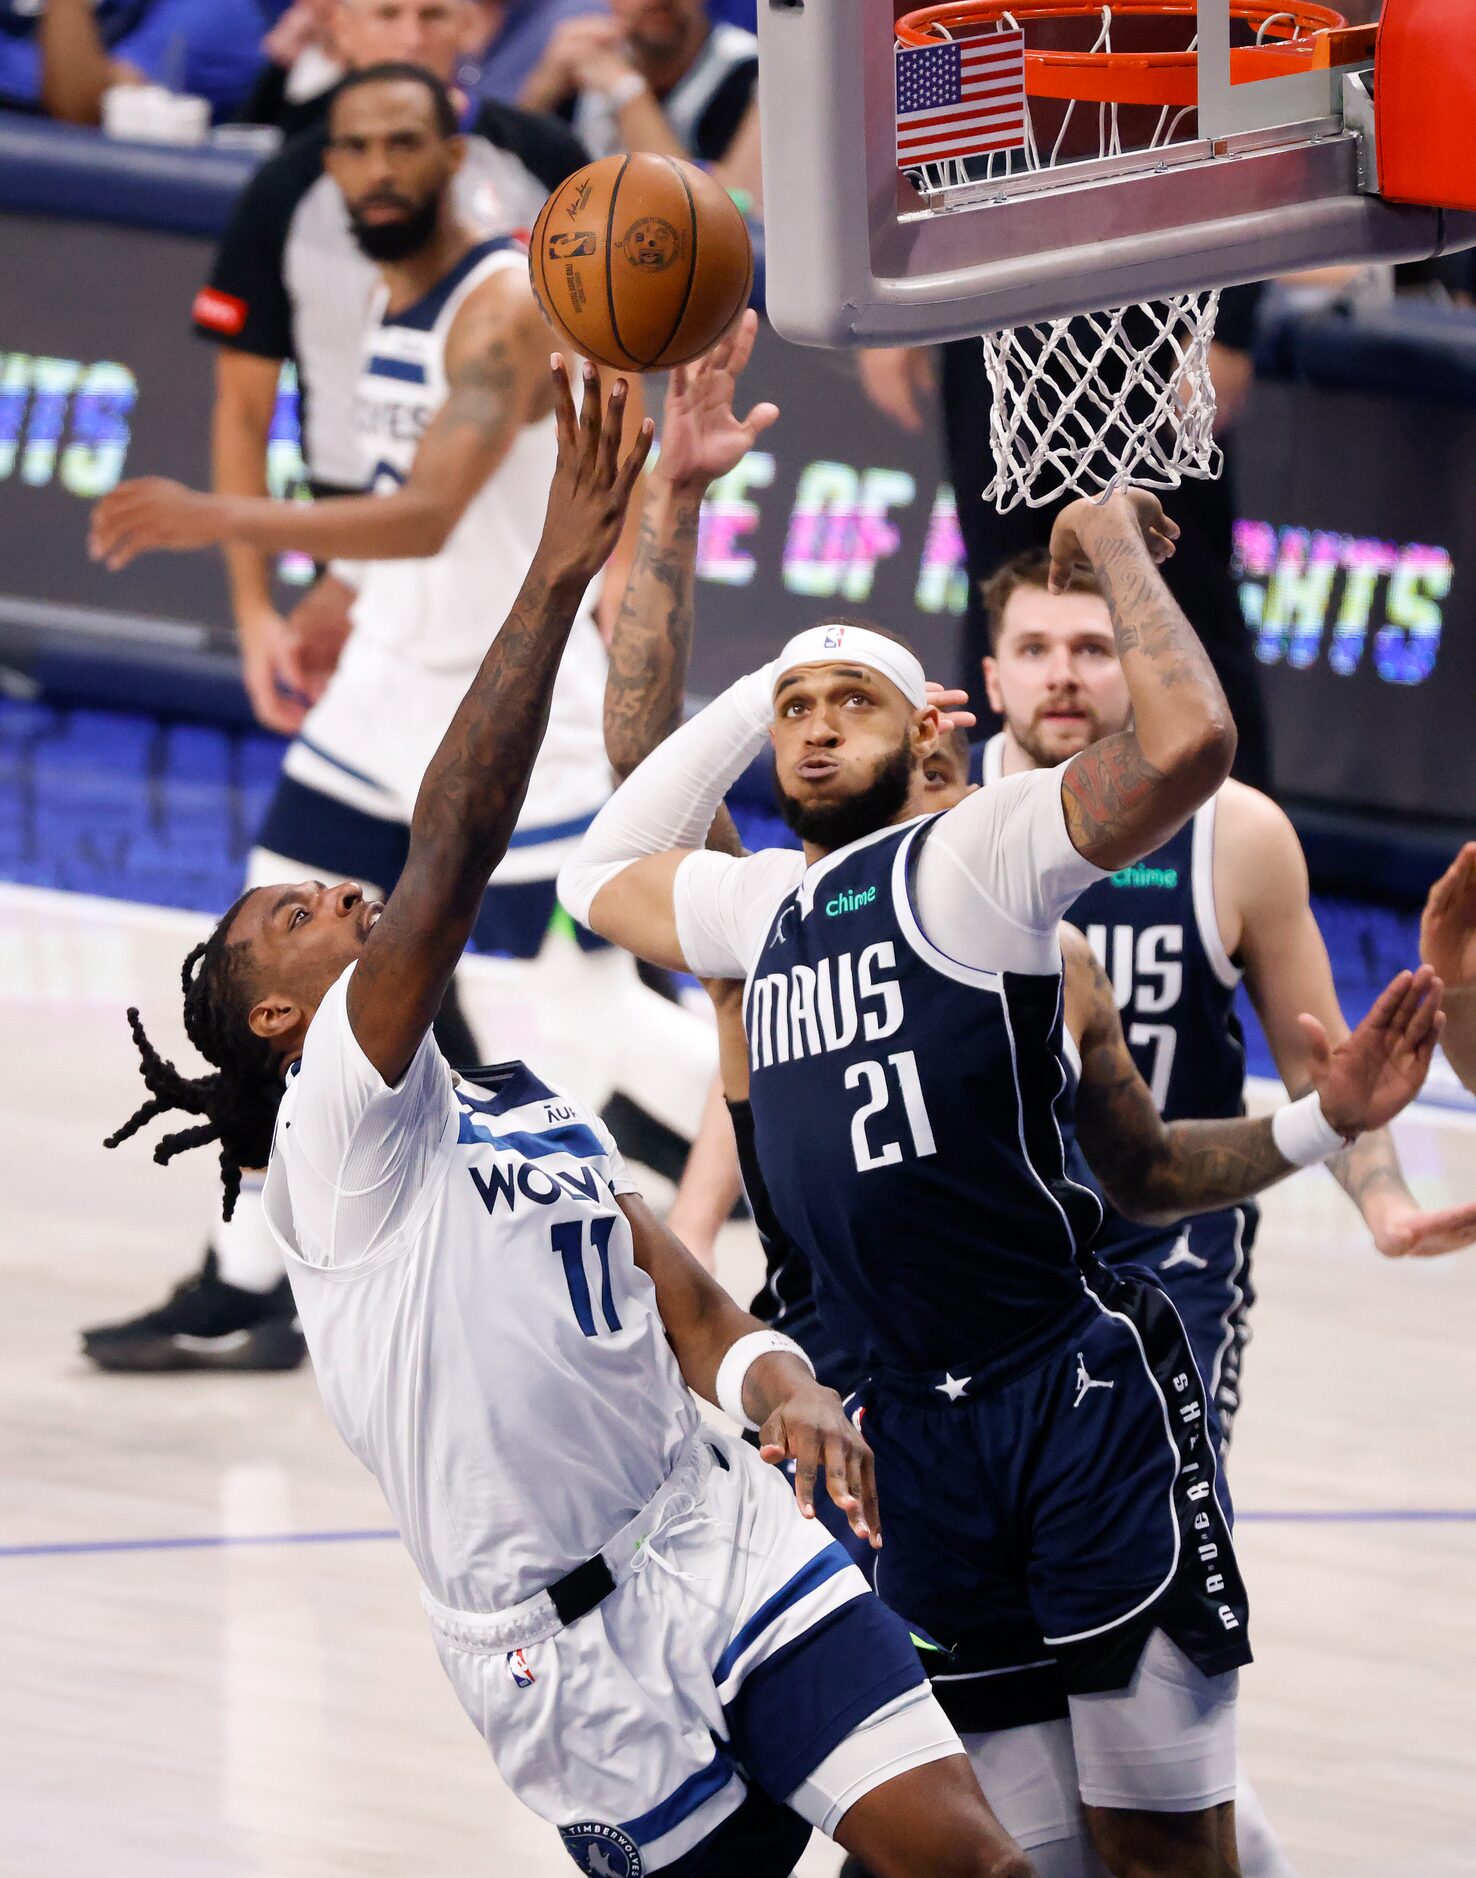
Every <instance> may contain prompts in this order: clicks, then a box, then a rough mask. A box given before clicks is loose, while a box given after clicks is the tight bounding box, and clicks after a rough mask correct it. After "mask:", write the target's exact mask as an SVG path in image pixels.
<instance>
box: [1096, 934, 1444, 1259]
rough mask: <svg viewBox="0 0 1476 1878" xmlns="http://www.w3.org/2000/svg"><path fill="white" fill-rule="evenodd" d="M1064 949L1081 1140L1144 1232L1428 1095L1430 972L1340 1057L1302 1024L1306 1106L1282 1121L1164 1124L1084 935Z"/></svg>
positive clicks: (1414, 978) (1376, 1014)
mask: <svg viewBox="0 0 1476 1878" xmlns="http://www.w3.org/2000/svg"><path fill="white" fill-rule="evenodd" d="M1062 947H1063V951H1064V952H1065V953H1066V970H1067V996H1068V998H1069V999H1070V1000H1071V1002H1072V1003H1073V1004H1074V1005H1075V1006H1076V1007H1077V1008H1078V1009H1079V1010H1080V1012H1081V1013H1082V1015H1081V1020H1080V1031H1081V1059H1082V1066H1081V1082H1080V1085H1079V1087H1078V1090H1077V1100H1076V1124H1077V1137H1078V1139H1079V1140H1080V1142H1081V1147H1082V1152H1083V1153H1084V1154H1085V1155H1086V1158H1087V1164H1088V1165H1089V1166H1090V1168H1091V1170H1092V1172H1093V1173H1094V1174H1095V1175H1096V1176H1097V1179H1098V1180H1099V1181H1100V1182H1101V1183H1102V1188H1103V1191H1104V1192H1105V1193H1106V1195H1107V1197H1108V1199H1109V1200H1110V1201H1111V1202H1112V1204H1113V1205H1114V1206H1115V1207H1116V1208H1117V1210H1118V1212H1120V1213H1122V1214H1124V1215H1125V1216H1126V1217H1127V1218H1129V1219H1134V1220H1141V1221H1143V1222H1144V1223H1145V1224H1149V1225H1162V1226H1168V1225H1172V1224H1174V1223H1175V1222H1176V1221H1177V1220H1180V1219H1184V1218H1187V1217H1188V1216H1189V1215H1191V1214H1194V1213H1205V1212H1212V1211H1214V1210H1216V1209H1217V1208H1219V1207H1225V1206H1235V1205H1238V1204H1239V1203H1240V1202H1241V1201H1243V1200H1248V1199H1250V1198H1251V1197H1252V1195H1254V1194H1257V1193H1260V1192H1263V1191H1264V1189H1265V1188H1267V1187H1269V1186H1272V1185H1273V1184H1274V1183H1275V1182H1276V1181H1278V1180H1281V1179H1283V1178H1284V1177H1285V1176H1286V1175H1287V1174H1289V1173H1292V1172H1293V1171H1294V1170H1295V1169H1296V1168H1298V1167H1302V1166H1310V1165H1312V1164H1313V1163H1314V1162H1315V1161H1317V1160H1320V1159H1325V1158H1327V1157H1328V1155H1329V1153H1331V1152H1334V1151H1336V1149H1337V1148H1338V1146H1339V1145H1340V1143H1342V1142H1346V1141H1349V1140H1351V1139H1353V1138H1354V1137H1355V1136H1361V1135H1363V1134H1364V1133H1365V1132H1366V1131H1369V1130H1373V1131H1377V1130H1381V1129H1382V1128H1383V1126H1384V1125H1385V1124H1386V1123H1387V1122H1388V1121H1389V1120H1390V1119H1391V1118H1392V1117H1393V1116H1394V1115H1397V1114H1398V1113H1399V1111H1400V1110H1401V1109H1402V1108H1404V1107H1405V1106H1406V1104H1407V1103H1409V1102H1411V1101H1413V1100H1414V1097H1415V1096H1416V1095H1417V1094H1418V1092H1419V1090H1420V1088H1421V1087H1422V1086H1423V1084H1424V1080H1425V1077H1426V1075H1427V1073H1428V1071H1429V1067H1430V1057H1431V1054H1432V1053H1433V1051H1434V1048H1435V1040H1436V1038H1437V1037H1438V1035H1439V1033H1440V990H1441V986H1440V981H1439V979H1437V978H1436V977H1435V975H1434V973H1433V972H1431V971H1429V970H1428V968H1425V969H1422V970H1421V971H1420V972H1419V973H1417V974H1412V973H1410V972H1402V973H1401V974H1400V975H1399V977H1398V978H1396V979H1395V980H1394V981H1393V983H1392V984H1391V985H1389V987H1388V988H1387V989H1386V990H1385V992H1384V993H1383V995H1382V996H1381V997H1380V999H1379V1000H1378V1002H1377V1003H1376V1004H1375V1006H1374V1008H1373V1010H1371V1011H1370V1012H1369V1014H1368V1016H1367V1017H1366V1018H1365V1019H1364V1020H1363V1022H1362V1023H1361V1024H1360V1025H1359V1026H1358V1028H1357V1030H1355V1031H1353V1032H1352V1033H1351V1034H1349V1035H1347V1036H1345V1038H1344V1039H1343V1041H1342V1042H1340V1043H1339V1044H1338V1045H1337V1047H1336V1048H1334V1046H1333V1045H1332V1043H1331V1042H1330V1041H1329V1039H1328V1037H1327V1034H1326V1032H1325V1031H1323V1030H1322V1027H1321V1026H1320V1025H1319V1024H1318V1023H1317V1021H1316V1019H1315V1018H1312V1017H1310V1016H1309V1017H1306V1018H1304V1019H1303V1022H1304V1024H1305V1025H1306V1026H1307V1027H1308V1045H1309V1069H1310V1077H1309V1080H1310V1083H1311V1088H1312V1096H1311V1097H1310V1099H1309V1101H1304V1102H1303V1103H1302V1104H1288V1105H1287V1107H1286V1108H1285V1109H1283V1110H1281V1111H1279V1116H1280V1119H1278V1116H1276V1115H1268V1116H1263V1117H1260V1118H1258V1119H1255V1120H1252V1119H1251V1118H1249V1117H1246V1116H1241V1117H1237V1118H1233V1119H1229V1120H1224V1121H1204V1122H1196V1121H1184V1122H1169V1123H1166V1122H1164V1120H1163V1119H1162V1117H1161V1116H1160V1115H1159V1113H1158V1110H1157V1109H1156V1108H1155V1107H1154V1104H1153V1097H1152V1095H1151V1094H1150V1093H1149V1090H1148V1085H1147V1084H1146V1083H1145V1082H1144V1081H1143V1078H1142V1077H1141V1075H1140V1074H1139V1073H1138V1070H1137V1067H1136V1066H1135V1064H1134V1062H1133V1059H1132V1056H1131V1054H1130V1053H1129V1051H1128V1047H1127V1042H1126V1040H1125V1038H1124V1037H1123V1034H1122V1022H1121V1020H1120V1018H1119V1016H1118V1013H1117V1003H1116V1000H1115V999H1114V997H1113V995H1112V986H1111V984H1110V983H1109V981H1108V979H1107V975H1106V973H1105V972H1104V971H1103V970H1102V968H1101V966H1100V965H1099V964H1098V963H1097V960H1096V958H1095V957H1094V955H1093V954H1092V951H1091V948H1090V947H1089V946H1088V945H1087V944H1086V941H1085V940H1084V939H1082V938H1081V937H1080V936H1079V935H1075V934H1073V935H1071V936H1070V937H1069V938H1068V937H1063V941H1062ZM1309 1102H1310V1103H1315V1104H1316V1109H1315V1111H1313V1110H1312V1109H1311V1108H1310V1107H1309ZM1293 1109H1297V1110H1298V1111H1299V1113H1298V1116H1297V1117H1296V1118H1295V1119H1293V1118H1292V1113H1291V1112H1292V1110H1293ZM1319 1123H1320V1125H1321V1126H1320V1139H1319V1129H1318V1124H1319ZM1303 1144H1305V1146H1304V1145H1303ZM1319 1149H1320V1152H1319V1151H1318V1150H1319Z"/></svg>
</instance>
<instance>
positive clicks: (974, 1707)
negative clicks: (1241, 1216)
mask: <svg viewBox="0 0 1476 1878" xmlns="http://www.w3.org/2000/svg"><path fill="white" fill-rule="evenodd" d="M1089 1282H1090V1284H1091V1290H1090V1292H1089V1293H1088V1295H1087V1297H1086V1299H1085V1300H1084V1301H1083V1303H1082V1305H1081V1306H1080V1307H1079V1308H1077V1309H1076V1310H1075V1311H1074V1313H1073V1314H1072V1316H1071V1317H1070V1319H1069V1320H1068V1321H1067V1322H1066V1323H1065V1324H1063V1326H1062V1327H1061V1329H1060V1330H1059V1332H1056V1331H1053V1332H1052V1335H1051V1338H1050V1341H1049V1345H1048V1347H1047V1348H1046V1349H1045V1350H1044V1351H1043V1352H1042V1351H1041V1349H1040V1347H1039V1346H1038V1345H1037V1346H1036V1347H1035V1349H1034V1350H1033V1351H1032V1352H1031V1353H1029V1354H1028V1355H1021V1356H1020V1357H1017V1358H1016V1360H1015V1362H1014V1363H1013V1364H1008V1363H1007V1364H1003V1365H1001V1364H999V1363H996V1365H995V1366H994V1370H993V1373H985V1374H981V1375H974V1374H972V1373H971V1372H970V1370H969V1368H968V1366H967V1365H966V1364H959V1365H955V1366H954V1367H953V1369H952V1370H950V1371H948V1372H946V1373H945V1374H943V1375H931V1374H927V1375H912V1376H899V1375H881V1376H874V1377H873V1378H872V1379H871V1380H870V1381H869V1382H868V1383H867V1384H866V1385H865V1387H864V1388H863V1389H862V1390H860V1391H858V1394H857V1397H856V1399H855V1402H854V1404H853V1406H852V1411H851V1412H852V1415H853V1417H855V1418H858V1426H860V1428H861V1429H862V1432H863V1433H864V1434H865V1435H866V1437H867V1439H868V1441H869V1442H870V1444H871V1447H872V1451H873V1453H874V1454H875V1457H876V1476H877V1490H878V1495H879V1498H880V1502H881V1516H882V1533H883V1537H884V1541H885V1543H884V1546H883V1549H882V1551H881V1553H880V1554H879V1556H878V1559H877V1568H876V1577H875V1583H876V1588H877V1591H878V1592H879V1593H880V1595H881V1597H882V1599H883V1601H884V1602H886V1603H887V1604H890V1605H891V1606H892V1608H893V1609H894V1610H895V1611H897V1612H898V1613H899V1615H901V1616H902V1617H903V1618H905V1619H906V1620H907V1622H908V1624H909V1625H910V1626H911V1628H912V1630H913V1632H914V1634H916V1635H920V1636H921V1637H922V1638H923V1639H924V1646H923V1648H924V1660H925V1662H926V1664H927V1666H928V1668H929V1672H930V1674H931V1675H932V1677H933V1685H934V1688H935V1689H936V1690H937V1692H938V1695H939V1697H940V1699H941V1700H942V1701H943V1704H944V1707H945V1709H946V1710H947V1712H948V1715H949V1717H950V1719H951V1720H952V1721H953V1723H954V1725H955V1726H956V1727H957V1728H959V1729H960V1730H961V1731H965V1732H970V1731H978V1732H986V1731H991V1730H996V1729H1004V1728H1017V1727H1023V1726H1025V1725H1027V1724H1030V1723H1034V1722H1041V1721H1049V1720H1051V1719H1053V1718H1055V1717H1057V1716H1061V1715H1064V1714H1065V1713H1066V1712H1067V1707H1068V1704H1067V1698H1068V1697H1069V1696H1079V1695H1087V1694H1097V1693H1102V1692H1105V1691H1113V1690H1120V1689H1125V1688H1126V1687H1127V1686H1128V1685H1129V1683H1131V1682H1132V1680H1133V1676H1134V1672H1135V1670H1136V1669H1137V1666H1138V1662H1139V1658H1140V1657H1141V1655H1142V1653H1143V1649H1144V1646H1145V1644H1146V1643H1147V1641H1148V1639H1149V1637H1150V1635H1151V1634H1152V1633H1153V1632H1154V1631H1155V1630H1161V1631H1163V1632H1164V1633H1165V1634H1166V1635H1167V1636H1168V1637H1169V1638H1170V1639H1171V1640H1172V1641H1173V1642H1174V1643H1175V1644H1177V1645H1178V1647H1179V1649H1180V1650H1182V1651H1183V1653H1184V1655H1185V1656H1186V1657H1188V1659H1189V1661H1190V1662H1191V1663H1192V1664H1193V1665H1194V1666H1195V1667H1196V1668H1197V1669H1199V1670H1200V1671H1201V1672H1202V1673H1203V1674H1205V1675H1207V1676H1216V1675H1220V1674H1222V1673H1224V1672H1227V1671H1229V1670H1232V1669H1236V1668H1238V1667H1239V1666H1240V1665H1241V1664H1243V1663H1247V1662H1249V1661H1250V1657H1251V1652H1250V1644H1249V1639H1248V1635H1247V1624H1248V1610H1247V1603H1246V1595H1245V1587H1244V1585H1243V1583H1242V1580H1241V1576H1240V1570H1239V1567H1238V1565H1237V1563H1236V1558H1235V1551H1234V1546H1233V1543H1232V1540H1231V1534H1230V1521H1229V1517H1228V1515H1227V1513H1226V1511H1225V1504H1224V1500H1223V1494H1222V1484H1221V1482H1220V1480H1219V1475H1218V1463H1217V1458H1216V1454H1215V1445H1214V1441H1213V1438H1212V1435H1211V1433H1210V1431H1209V1428H1208V1425H1207V1423H1208V1417H1207V1413H1206V1401H1205V1393H1204V1388H1203V1385H1202V1383H1201V1380H1200V1376H1199V1372H1198V1370H1197V1368H1196V1366H1195V1364H1194V1361H1193V1359H1192V1357H1191V1356H1190V1353H1189V1347H1188V1342H1187V1340H1186V1338H1185V1335H1184V1330H1183V1327H1182V1325H1181V1324H1180V1323H1179V1320H1178V1317H1177V1316H1176V1314H1175V1312H1174V1309H1173V1306H1172V1305H1171V1304H1170V1303H1169V1301H1168V1299H1167V1298H1166V1297H1165V1296H1164V1294H1163V1293H1162V1292H1161V1291H1159V1290H1158V1289H1156V1288H1155V1287H1154V1286H1152V1285H1149V1284H1145V1283H1144V1282H1142V1281H1141V1280H1140V1279H1136V1278H1122V1277H1118V1276H1116V1275H1114V1274H1111V1273H1109V1272H1107V1271H1106V1270H1105V1269H1103V1268H1100V1267H1098V1268H1097V1269H1096V1270H1095V1271H1094V1272H1093V1274H1092V1275H1091V1278H1090V1281H1089Z"/></svg>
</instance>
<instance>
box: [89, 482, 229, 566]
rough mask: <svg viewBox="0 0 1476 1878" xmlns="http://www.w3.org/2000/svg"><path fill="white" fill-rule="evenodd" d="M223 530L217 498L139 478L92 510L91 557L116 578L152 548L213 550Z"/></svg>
mask: <svg viewBox="0 0 1476 1878" xmlns="http://www.w3.org/2000/svg"><path fill="white" fill-rule="evenodd" d="M221 524H222V513H221V505H220V503H219V502H218V501H217V499H216V498H215V497H214V496H210V495H203V494H202V493H201V492H200V491H199V490H198V489H186V487H185V486H184V484H183V483H177V482H172V481H171V480H170V479H169V478H168V477H167V476H136V477H134V478H133V480H132V481H131V482H126V483H119V485H118V487H117V488H116V489H114V490H111V491H110V492H109V493H108V494H107V495H105V496H104V497H103V499H102V500H101V502H99V503H98V504H97V506H96V508H94V509H93V511H92V528H91V532H90V533H89V535H88V539H87V551H88V553H89V554H90V555H91V556H92V558H93V560H94V561H101V562H103V563H104V565H105V566H106V567H107V568H108V569H109V571H110V572H112V573H116V572H117V571H118V569H119V568H120V567H127V565H128V563H129V562H130V561H131V560H132V559H133V558H134V556H135V555H137V554H143V553H145V552H146V551H147V550H148V549H150V548H171V549H174V550H176V551H178V550H181V549H186V548H208V547H210V546H211V545H212V543H214V542H217V541H219V540H220V539H221V536H222V532H223V530H222V526H221Z"/></svg>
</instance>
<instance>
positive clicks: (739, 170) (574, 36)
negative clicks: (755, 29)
mask: <svg viewBox="0 0 1476 1878" xmlns="http://www.w3.org/2000/svg"><path fill="white" fill-rule="evenodd" d="M757 82H758V40H757V39H756V38H755V37H754V35H753V34H752V33H747V32H744V31H743V29H742V28H741V27H738V26H727V25H714V23H713V21H712V19H711V17H710V16H709V13H708V9H707V5H706V0H610V18H609V19H598V18H593V19H576V20H570V21H568V22H567V24H565V25H563V26H561V27H560V28H559V30H558V31H557V32H556V33H555V34H554V35H553V37H552V39H550V41H549V43H548V50H547V51H546V52H545V54H544V56H543V58H542V59H541V60H540V62H539V65H538V68H537V70H536V71H535V72H534V73H533V75H532V76H531V77H530V78H529V80H528V82H527V84H526V85H525V86H524V87H523V94H522V101H523V104H524V105H525V106H527V107H528V108H529V109H531V110H544V111H546V110H554V111H557V112H559V114H560V115H561V116H564V117H567V118H568V119H569V121H570V123H571V124H572V125H573V127H574V129H575V131H576V132H577V134H578V136H579V138H580V140H581V141H582V142H583V143H584V144H585V146H586V147H587V148H588V149H589V150H590V151H591V152H592V154H593V155H595V156H608V155H610V154H611V153H612V152H614V151H616V150H655V151H659V152H662V153H664V154H665V155H668V156H686V157H696V158H698V159H699V160H700V161H702V162H704V163H707V164H709V165H711V167H712V171H713V174H714V175H715V176H716V177H717V178H718V180H719V181H720V182H721V183H722V184H723V185H724V186H725V187H727V188H730V189H733V190H736V191H742V192H744V193H746V194H747V195H748V196H749V197H751V198H753V199H755V200H757V198H758V197H759V193H760V190H759V149H758V100H757V97H756V87H757Z"/></svg>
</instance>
